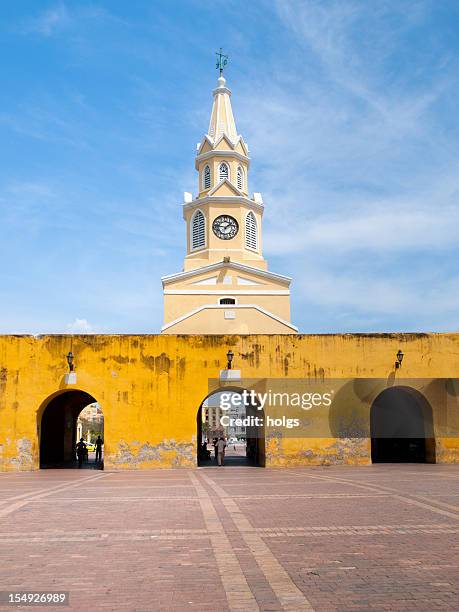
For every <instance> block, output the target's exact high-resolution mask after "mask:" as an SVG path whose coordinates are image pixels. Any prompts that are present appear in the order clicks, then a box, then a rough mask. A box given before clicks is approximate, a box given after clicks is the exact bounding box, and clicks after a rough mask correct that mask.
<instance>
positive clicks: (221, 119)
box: [208, 75, 238, 143]
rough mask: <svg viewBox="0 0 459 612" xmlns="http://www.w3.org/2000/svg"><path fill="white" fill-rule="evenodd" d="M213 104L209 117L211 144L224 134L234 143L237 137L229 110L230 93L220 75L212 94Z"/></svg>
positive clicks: (231, 113) (231, 110) (230, 109)
mask: <svg viewBox="0 0 459 612" xmlns="http://www.w3.org/2000/svg"><path fill="white" fill-rule="evenodd" d="M212 94H213V96H214V103H213V106H212V114H211V116H210V123H209V131H208V136H209V137H210V139H211V140H212V142H213V143H215V142H217V140H219V138H221V136H222V135H223V134H225V135H226V136H227V137H228V138H229V139H230V140H231V141H232V142H236V140H237V138H238V135H237V130H236V123H235V121H234V116H233V109H232V108H231V100H230V97H231V91H230V90H229V89H228V88H227V87H226V79H225V77H224V76H223V75H220V78H219V79H218V86H217V87H216V88H215V89H214V90H213V92H212Z"/></svg>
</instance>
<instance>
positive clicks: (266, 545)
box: [0, 465, 459, 611]
mask: <svg viewBox="0 0 459 612" xmlns="http://www.w3.org/2000/svg"><path fill="white" fill-rule="evenodd" d="M458 485H459V468H458V467H455V466H441V465H438V466H435V465H377V466H372V467H363V468H347V467H340V468H338V467H328V468H310V469H283V470H280V469H279V470H264V469H262V468H249V467H242V468H239V467H224V468H203V469H199V470H195V471H192V470H175V471H174V470H164V471H154V472H153V471H149V472H130V473H126V472H118V473H115V472H112V473H111V472H97V473H95V472H93V471H90V470H80V471H78V470H42V471H40V472H36V473H21V474H0V590H2V589H3V590H14V589H17V590H38V589H40V590H53V591H56V590H60V589H62V590H68V591H70V598H71V605H70V608H71V609H72V610H82V611H86V610H88V611H89V610H99V609H105V610H139V611H140V610H192V609H196V610H213V611H215V610H243V611H249V610H258V609H260V610H308V609H309V610H310V609H314V610H327V611H328V610H354V609H360V610H411V609H416V610H435V609H439V610H453V609H456V610H457V609H458V608H459V604H458V601H459V600H458V591H459V537H458V534H459V486H458ZM1 609H11V607H10V608H6V607H4V608H1ZM40 609H43V608H40ZM47 609H49V608H47ZM67 609H68V608H67Z"/></svg>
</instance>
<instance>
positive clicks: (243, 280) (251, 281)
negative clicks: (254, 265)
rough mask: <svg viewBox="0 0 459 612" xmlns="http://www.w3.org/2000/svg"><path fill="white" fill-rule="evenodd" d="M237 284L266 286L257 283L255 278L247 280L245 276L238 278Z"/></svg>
mask: <svg viewBox="0 0 459 612" xmlns="http://www.w3.org/2000/svg"><path fill="white" fill-rule="evenodd" d="M237 284H238V285H252V286H254V285H264V284H265V283H260V281H257V280H255V279H253V278H245V277H243V276H238V277H237Z"/></svg>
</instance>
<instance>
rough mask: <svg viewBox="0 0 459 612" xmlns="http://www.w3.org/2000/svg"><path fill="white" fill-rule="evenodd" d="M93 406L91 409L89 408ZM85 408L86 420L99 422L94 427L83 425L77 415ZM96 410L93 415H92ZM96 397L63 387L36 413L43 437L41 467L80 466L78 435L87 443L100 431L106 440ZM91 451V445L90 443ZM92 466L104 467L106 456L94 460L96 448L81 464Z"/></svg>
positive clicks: (93, 467) (39, 431)
mask: <svg viewBox="0 0 459 612" xmlns="http://www.w3.org/2000/svg"><path fill="white" fill-rule="evenodd" d="M90 408H92V410H91V409H90ZM85 409H88V410H86V413H88V414H87V416H88V417H89V419H88V418H86V419H85V420H86V421H88V420H89V421H91V420H92V421H94V423H97V426H96V425H95V427H94V429H90V428H89V427H88V426H87V425H86V426H84V425H82V421H80V422H79V421H78V417H79V416H80V413H82V411H83V410H85ZM91 413H93V415H94V416H93V417H91V416H89V415H90V414H91ZM101 415H102V410H101V408H100V406H99V404H98V403H97V400H96V399H95V398H94V397H93V396H92V395H90V394H89V393H86V391H79V390H71V391H64V392H62V393H59V394H58V395H55V396H53V397H52V398H51V399H50V400H49V401H48V402H46V403H45V404H44V406H43V407H42V409H41V410H39V413H38V415H37V419H38V433H39V440H40V468H63V467H65V468H73V467H78V462H77V457H76V450H75V449H76V444H77V441H78V440H77V435H79V436H80V437H83V438H84V440H85V442H86V443H89V442H94V440H92V438H96V437H97V433H96V431H99V432H100V433H101V434H102V435H101V438H102V440H103V416H102V418H100V417H101ZM88 447H89V448H88V451H90V450H91V446H89V444H88ZM81 467H84V468H91V469H96V468H97V469H103V458H101V460H100V461H95V452H94V451H91V452H88V456H87V459H86V460H85V461H83V463H82V466H81Z"/></svg>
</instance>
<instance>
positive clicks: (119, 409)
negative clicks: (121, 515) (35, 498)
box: [0, 334, 459, 470]
mask: <svg viewBox="0 0 459 612" xmlns="http://www.w3.org/2000/svg"><path fill="white" fill-rule="evenodd" d="M229 348H231V349H232V350H233V352H234V353H235V358H234V366H235V367H236V368H238V369H240V370H241V371H242V375H243V377H244V378H266V377H272V378H284V379H285V378H311V379H314V378H315V379H322V378H324V377H325V378H339V379H346V378H356V379H364V378H380V379H383V380H385V381H387V386H393V385H396V384H397V378H399V377H400V376H403V377H404V378H405V377H406V378H414V379H432V380H433V381H434V380H435V379H439V378H442V379H444V378H452V379H455V378H456V377H458V373H459V334H429V335H427V334H386V335H357V334H349V335H264V336H254V335H250V336H168V335H140V336H134V335H125V336H122V335H88V336H82V335H79V336H70V335H63V336H41V337H32V336H0V469H1V470H30V469H37V468H38V466H39V426H40V417H41V413H42V411H43V409H44V407H45V406H46V404H47V402H48V401H49V399H50V398H52V397H54V396H55V395H56V394H59V393H62V392H63V391H65V390H68V389H80V390H83V391H86V392H88V393H89V394H91V395H92V396H93V397H94V398H96V400H97V401H98V402H100V404H101V407H102V409H103V412H104V417H105V466H106V468H117V469H123V468H126V469H133V468H151V467H180V466H193V465H195V462H196V460H195V441H196V416H197V411H198V408H199V406H200V404H201V402H202V401H203V399H204V398H205V397H206V395H207V394H208V379H209V378H216V377H218V374H219V371H220V370H221V369H222V368H224V367H225V363H226V352H227V351H228V349H229ZM398 349H402V351H403V352H404V353H405V359H404V361H403V367H402V369H401V370H397V371H395V370H394V361H395V355H396V353H397V351H398ZM69 350H72V352H73V353H74V355H75V365H76V372H77V384H76V385H74V386H73V385H71V386H66V385H65V381H64V375H65V373H66V371H67V366H66V359H65V355H66V354H67V353H68V351H69ZM454 384H456V383H454ZM454 384H453V387H454ZM432 385H435V382H433V383H432ZM423 388H425V382H424V383H423ZM454 388H455V389H457V385H456V386H455V387H454ZM451 401H452V402H453V404H452V409H453V410H456V412H457V395H455V392H454V393H452V400H451ZM433 409H434V423H435V427H437V425H438V423H437V421H438V416H437V414H436V406H435V405H434V406H433ZM436 443H437V461H438V462H459V439H452V438H448V439H446V438H440V437H438V436H437V440H436ZM370 461H371V459H370V441H369V440H367V439H364V440H356V439H352V438H350V439H335V438H321V439H311V438H308V439H283V440H282V439H281V440H279V439H276V440H267V441H266V464H267V466H276V465H278V466H281V465H314V464H324V463H344V464H363V465H364V464H368V463H370Z"/></svg>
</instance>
